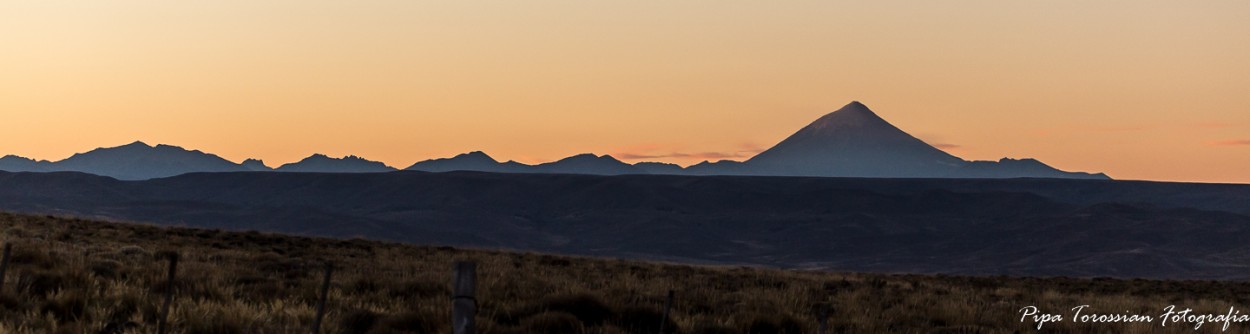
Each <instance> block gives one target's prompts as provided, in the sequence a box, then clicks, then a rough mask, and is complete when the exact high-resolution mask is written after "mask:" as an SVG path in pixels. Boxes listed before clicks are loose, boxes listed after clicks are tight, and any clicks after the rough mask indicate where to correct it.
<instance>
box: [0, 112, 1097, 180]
mask: <svg viewBox="0 0 1250 334" xmlns="http://www.w3.org/2000/svg"><path fill="white" fill-rule="evenodd" d="M406 169H407V170H414V171H428V172H449V171H480V172H495V173H560V174H591V175H623V174H682V175H764V176H824V177H878V178H1019V177H1036V178H1077V179H1110V178H1109V177H1107V175H1105V174H1101V173H1098V174H1090V173H1074V172H1065V171H1061V170H1058V169H1055V168H1052V167H1050V166H1048V165H1046V164H1043V163H1041V162H1040V161H1037V160H1033V159H1020V160H1015V159H1006V158H1004V159H1002V160H999V161H997V162H995V161H965V160H963V159H960V158H958V157H955V156H953V155H950V154H948V153H946V152H943V151H942V150H939V149H937V148H934V147H932V146H930V145H929V144H926V143H924V142H923V141H921V140H919V139H916V138H915V137H912V136H911V135H909V134H907V133H906V132H903V131H902V130H899V129H898V128H896V127H894V126H893V125H891V124H890V123H889V122H886V121H885V120H884V119H881V117H879V116H877V114H875V113H873V112H872V110H869V109H868V107H867V106H864V105H863V104H861V103H859V102H851V103H850V104H847V105H846V106H844V107H842V108H841V109H839V110H838V111H835V112H832V113H829V114H827V115H825V116H823V117H821V118H819V119H817V120H816V121H815V122H812V123H811V124H809V125H808V126H806V127H804V128H802V129H800V130H799V131H798V132H796V133H794V134H793V135H791V136H790V137H788V138H786V139H785V140H783V141H781V142H780V143H778V144H777V145H775V146H773V147H772V148H769V149H768V150H765V151H763V152H761V153H760V154H759V155H756V156H755V157H752V158H751V159H749V160H747V161H745V162H738V161H730V160H721V161H718V162H708V161H704V162H701V163H699V164H695V165H693V166H690V167H687V168H681V167H680V166H677V165H673V164H664V163H652V162H644V163H639V164H636V165H630V164H626V163H623V162H621V161H619V160H617V159H616V158H613V157H611V156H607V155H604V156H596V155H593V154H580V155H575V156H572V157H568V158H564V159H561V160H559V161H555V162H548V163H543V164H538V165H527V164H522V163H518V162H515V161H508V162H504V163H500V162H498V161H497V160H495V159H494V158H491V157H490V156H488V155H486V154H485V153H482V152H480V151H474V152H470V153H465V154H460V155H457V156H455V157H452V158H444V159H433V160H426V161H421V162H418V163H415V164H413V165H412V166H409V167H408V168H406ZM0 170H7V171H36V172H50V171H80V172H86V173H92V174H97V175H106V176H113V177H117V178H120V179H126V180H141V179H149V178H156V177H167V176H173V175H179V174H183V173H190V172H229V171H269V170H275V169H271V168H269V167H267V166H265V165H264V163H263V162H261V161H259V160H251V159H249V160H247V161H244V162H243V163H242V164H234V163H231V162H229V161H226V160H225V159H222V158H220V157H218V156H215V155H212V154H206V153H203V152H200V151H187V150H184V149H182V148H179V147H176V146H168V145H158V146H156V147H151V146H148V145H147V144H144V143H142V142H135V143H133V144H130V145H125V146H120V147H114V148H101V149H96V150H93V151H91V152H87V153H82V154H76V155H74V156H73V157H71V158H69V159H65V160H62V161H58V162H51V163H49V162H46V161H42V162H35V161H33V160H30V159H25V158H21V157H16V156H6V157H4V158H0ZM393 170H395V169H394V168H391V167H388V166H386V165H384V164H382V163H380V162H376V161H369V160H365V159H361V158H359V157H356V156H348V157H346V158H343V159H335V158H330V157H327V156H325V155H320V154H317V155H313V156H311V157H308V158H306V159H304V160H302V161H300V162H296V163H290V164H285V165H282V166H280V167H278V168H277V169H276V171H280V172H325V173H361V172H387V171H393Z"/></svg>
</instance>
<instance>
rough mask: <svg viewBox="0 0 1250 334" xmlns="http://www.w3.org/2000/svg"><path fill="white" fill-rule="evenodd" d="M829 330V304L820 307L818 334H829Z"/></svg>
mask: <svg viewBox="0 0 1250 334" xmlns="http://www.w3.org/2000/svg"><path fill="white" fill-rule="evenodd" d="M828 330H829V304H824V305H821V307H820V328H819V329H817V331H816V333H819V334H825V333H828Z"/></svg>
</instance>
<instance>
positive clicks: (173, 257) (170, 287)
mask: <svg viewBox="0 0 1250 334" xmlns="http://www.w3.org/2000/svg"><path fill="white" fill-rule="evenodd" d="M177 272H178V253H171V254H169V279H168V280H166V282H167V283H166V285H165V305H164V306H162V307H161V314H160V317H159V318H157V319H156V334H165V326H167V325H168V324H167V322H168V321H169V307H170V306H172V305H173V303H174V273H177Z"/></svg>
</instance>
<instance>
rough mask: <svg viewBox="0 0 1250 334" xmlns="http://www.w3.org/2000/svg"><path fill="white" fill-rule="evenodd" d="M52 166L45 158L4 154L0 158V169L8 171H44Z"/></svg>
mask: <svg viewBox="0 0 1250 334" xmlns="http://www.w3.org/2000/svg"><path fill="white" fill-rule="evenodd" d="M52 167H53V164H52V162H49V161H47V160H39V161H36V160H34V159H30V158H25V157H19V156H16V155H11V154H10V155H6V156H4V157H3V158H0V170H3V171H10V172H46V171H49V170H51V169H52Z"/></svg>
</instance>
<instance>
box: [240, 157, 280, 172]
mask: <svg viewBox="0 0 1250 334" xmlns="http://www.w3.org/2000/svg"><path fill="white" fill-rule="evenodd" d="M239 165H242V166H243V168H245V169H247V170H249V171H253V172H268V171H272V170H273V168H271V167H269V166H266V165H265V162H264V161H262V160H260V159H247V160H243V163H240V164H239Z"/></svg>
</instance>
